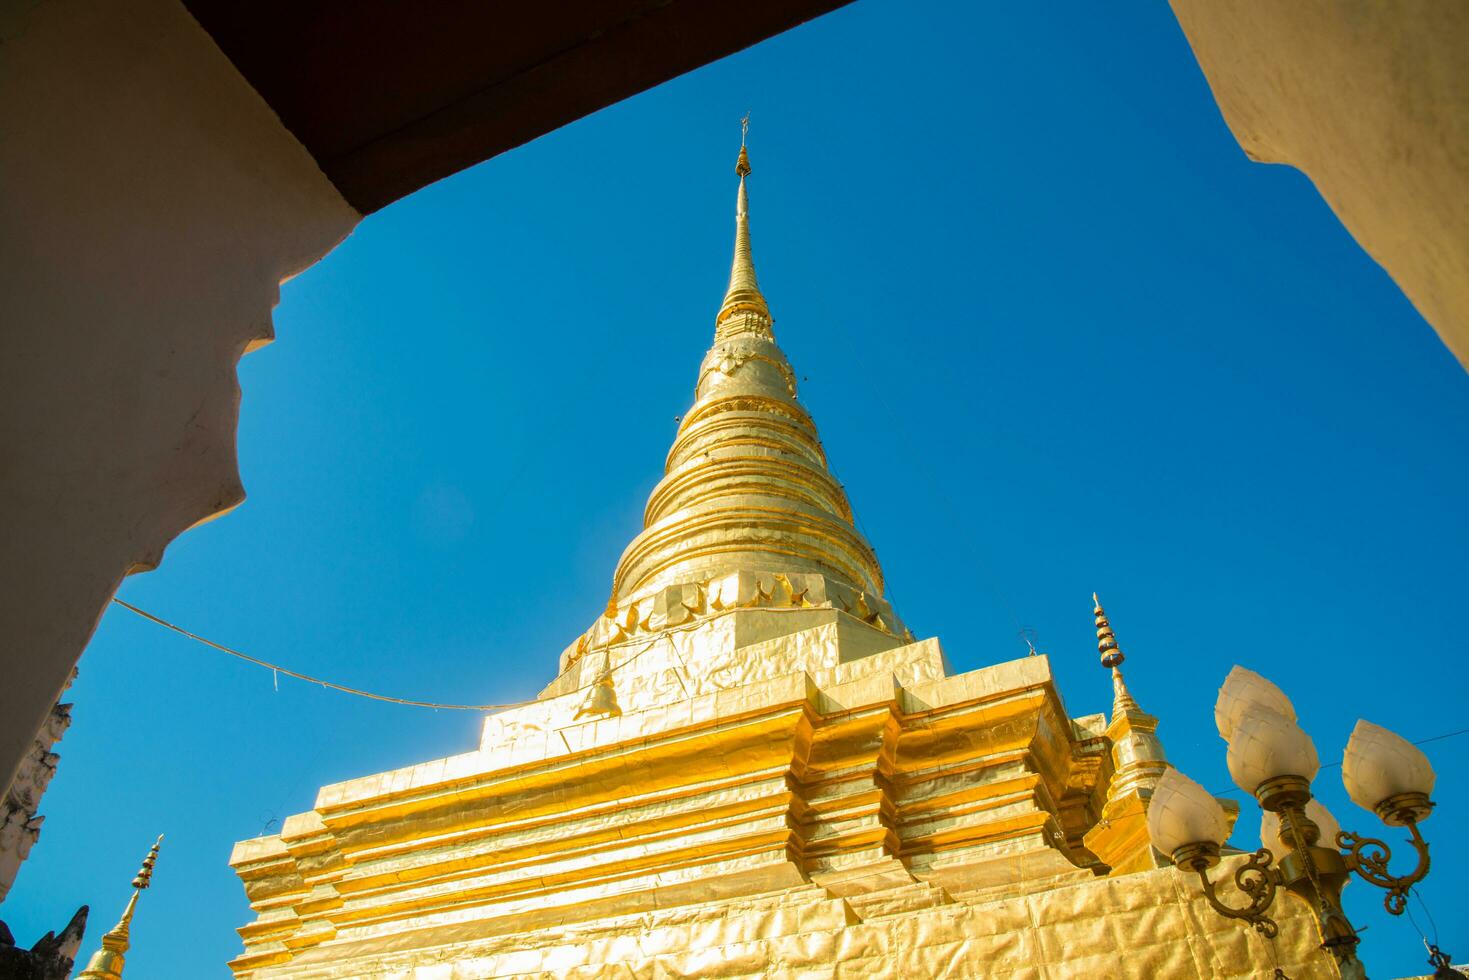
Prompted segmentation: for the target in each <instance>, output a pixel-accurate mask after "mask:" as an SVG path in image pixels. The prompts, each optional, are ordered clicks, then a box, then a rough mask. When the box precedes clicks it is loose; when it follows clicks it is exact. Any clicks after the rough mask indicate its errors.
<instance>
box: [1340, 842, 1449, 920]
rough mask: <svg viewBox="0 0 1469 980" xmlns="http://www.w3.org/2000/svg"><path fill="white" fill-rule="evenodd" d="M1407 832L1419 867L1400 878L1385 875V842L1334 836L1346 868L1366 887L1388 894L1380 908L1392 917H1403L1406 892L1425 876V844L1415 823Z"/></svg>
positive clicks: (1389, 856)
mask: <svg viewBox="0 0 1469 980" xmlns="http://www.w3.org/2000/svg"><path fill="white" fill-rule="evenodd" d="M1408 831H1409V833H1411V834H1412V835H1413V836H1412V838H1411V840H1410V841H1409V843H1411V844H1412V845H1413V849H1414V850H1416V851H1417V852H1418V866H1417V867H1416V868H1414V869H1413V870H1412V871H1411V872H1410V873H1408V874H1405V875H1402V876H1394V875H1391V874H1389V873H1388V870H1387V864H1388V862H1389V861H1391V860H1392V849H1391V848H1389V847H1388V846H1387V844H1385V843H1384V842H1382V841H1380V840H1378V839H1377V838H1375V837H1362V836H1360V835H1358V834H1353V833H1351V832H1350V831H1345V830H1344V831H1342V832H1341V833H1339V834H1337V835H1336V846H1337V847H1340V848H1341V849H1342V852H1343V853H1342V857H1343V858H1344V859H1345V860H1346V865H1347V868H1348V869H1350V870H1351V871H1352V872H1354V873H1355V874H1356V875H1357V877H1359V878H1361V879H1362V880H1363V881H1365V882H1367V883H1368V884H1372V885H1376V886H1377V887H1378V888H1384V889H1386V890H1387V895H1386V897H1384V898H1383V900H1382V904H1383V906H1384V907H1385V908H1386V909H1387V910H1388V912H1389V913H1391V914H1392V915H1402V914H1403V910H1404V909H1405V908H1407V906H1408V892H1409V891H1411V890H1412V888H1413V886H1414V885H1416V884H1418V882H1420V881H1422V880H1423V879H1424V878H1425V877H1426V876H1427V875H1428V842H1427V841H1425V840H1424V839H1423V835H1422V834H1420V833H1418V825H1417V824H1416V823H1410V824H1408Z"/></svg>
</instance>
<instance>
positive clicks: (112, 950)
mask: <svg viewBox="0 0 1469 980" xmlns="http://www.w3.org/2000/svg"><path fill="white" fill-rule="evenodd" d="M162 846H163V835H162V834H159V835H158V840H156V841H154V842H153V846H152V847H151V848H149V849H148V856H147V857H145V858H143V866H142V868H140V869H139V870H138V873H137V875H136V876H135V877H134V878H133V894H132V896H131V897H129V898H128V904H127V907H126V908H124V909H123V912H122V918H121V919H119V920H117V925H115V926H113V927H112V928H111V929H109V930H108V931H107V933H106V934H104V935H103V936H102V948H101V949H99V950H97V952H95V953H93V954H92V958H91V959H90V960H89V961H88V962H87V968H86V969H85V970H83V971H82V972H81V973H78V974H77V976H76V980H122V968H123V958H124V956H125V954H126V953H127V951H128V946H129V932H130V930H131V927H132V922H133V912H134V911H136V909H137V907H138V896H139V895H141V894H143V889H145V888H147V887H148V886H149V885H150V884H152V882H153V866H154V865H155V864H156V863H157V862H158V849H159V848H160V847H162Z"/></svg>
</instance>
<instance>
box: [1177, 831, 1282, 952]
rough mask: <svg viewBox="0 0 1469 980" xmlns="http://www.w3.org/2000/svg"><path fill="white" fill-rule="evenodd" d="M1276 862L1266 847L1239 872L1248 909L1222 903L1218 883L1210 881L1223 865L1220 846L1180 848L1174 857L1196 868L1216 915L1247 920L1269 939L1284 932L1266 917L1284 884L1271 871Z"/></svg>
mask: <svg viewBox="0 0 1469 980" xmlns="http://www.w3.org/2000/svg"><path fill="white" fill-rule="evenodd" d="M1273 860H1274V856H1273V855H1271V853H1270V851H1269V850H1267V849H1266V848H1263V847H1262V848H1260V849H1259V850H1258V851H1256V852H1255V853H1254V854H1251V855H1250V859H1249V860H1248V861H1246V862H1245V863H1244V864H1242V865H1240V866H1239V867H1238V868H1236V869H1235V871H1234V884H1235V887H1237V888H1238V889H1239V890H1240V891H1242V892H1244V894H1245V897H1247V898H1248V899H1249V900H1250V904H1249V905H1246V906H1245V907H1244V908H1234V907H1232V906H1229V905H1226V904H1225V903H1224V902H1222V901H1221V900H1220V899H1219V896H1218V895H1217V894H1216V893H1215V890H1214V888H1215V883H1214V882H1212V881H1210V880H1209V869H1210V868H1212V867H1214V865H1216V864H1218V863H1219V848H1218V846H1217V845H1200V844H1189V845H1186V846H1184V847H1180V848H1179V849H1178V851H1177V852H1176V853H1175V854H1174V856H1173V862H1174V863H1175V864H1178V865H1181V866H1183V867H1186V868H1192V869H1193V870H1194V871H1196V872H1197V873H1198V875H1199V881H1200V883H1201V884H1202V885H1203V888H1204V897H1205V898H1206V899H1208V900H1209V904H1210V905H1211V906H1213V908H1214V911H1216V912H1218V913H1219V914H1220V915H1222V916H1224V917H1226V918H1229V919H1243V920H1244V921H1246V922H1248V923H1249V924H1250V925H1251V926H1253V927H1254V929H1255V931H1256V932H1258V933H1259V934H1260V935H1262V936H1264V937H1265V938H1266V939H1274V938H1275V935H1276V933H1278V932H1279V931H1280V929H1279V927H1278V926H1277V925H1276V924H1275V920H1274V919H1272V918H1270V916H1268V915H1266V914H1265V912H1266V910H1267V909H1269V908H1270V905H1271V903H1273V902H1274V901H1275V891H1276V888H1277V887H1278V886H1279V884H1280V881H1279V878H1280V875H1279V872H1277V871H1275V870H1274V869H1272V868H1271V867H1270V864H1271V862H1272V861H1273Z"/></svg>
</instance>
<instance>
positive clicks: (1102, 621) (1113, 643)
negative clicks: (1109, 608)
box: [1092, 592, 1127, 669]
mask: <svg viewBox="0 0 1469 980" xmlns="http://www.w3.org/2000/svg"><path fill="white" fill-rule="evenodd" d="M1092 605H1093V606H1094V607H1095V608H1093V609H1092V615H1093V616H1095V617H1096V618H1097V652H1098V653H1100V654H1101V655H1102V666H1103V667H1107V668H1109V669H1110V668H1113V667H1121V666H1122V661H1124V660H1126V659H1127V658H1126V657H1125V656H1123V653H1122V648H1121V647H1119V646H1118V645H1117V634H1115V633H1113V632H1112V624H1111V623H1109V622H1107V613H1106V612H1105V611H1104V610H1103V609H1102V600H1100V599H1098V598H1097V594H1096V593H1095V592H1093V593H1092Z"/></svg>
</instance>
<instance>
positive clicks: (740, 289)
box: [714, 113, 773, 340]
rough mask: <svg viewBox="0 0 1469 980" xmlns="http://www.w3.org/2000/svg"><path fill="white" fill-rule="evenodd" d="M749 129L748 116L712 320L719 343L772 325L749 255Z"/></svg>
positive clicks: (742, 122)
mask: <svg viewBox="0 0 1469 980" xmlns="http://www.w3.org/2000/svg"><path fill="white" fill-rule="evenodd" d="M749 129H750V116H749V114H748V113H746V114H745V118H743V119H741V120H740V156H739V160H738V161H736V163H735V173H737V174H739V175H740V189H739V194H738V196H737V197H736V199H735V243H734V262H733V263H732V264H731V266H730V270H729V289H728V290H726V291H725V294H724V302H723V303H722V304H720V307H719V315H718V316H716V317H715V318H714V323H715V328H716V329H715V339H716V340H723V339H725V338H726V337H731V336H734V335H735V334H740V333H745V332H747V331H758V332H761V333H767V334H768V333H769V332H770V325H771V323H772V322H773V321H772V319H771V316H770V307H769V306H767V305H766V303H765V295H764V294H763V293H761V292H760V283H759V282H758V281H757V280H756V278H755V259H754V257H753V256H752V255H751V253H750V197H749V192H748V191H747V190H746V189H745V178H746V177H748V176H750V153H749V150H748V149H746V147H745V139H746V136H747V135H748V133H749Z"/></svg>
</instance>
